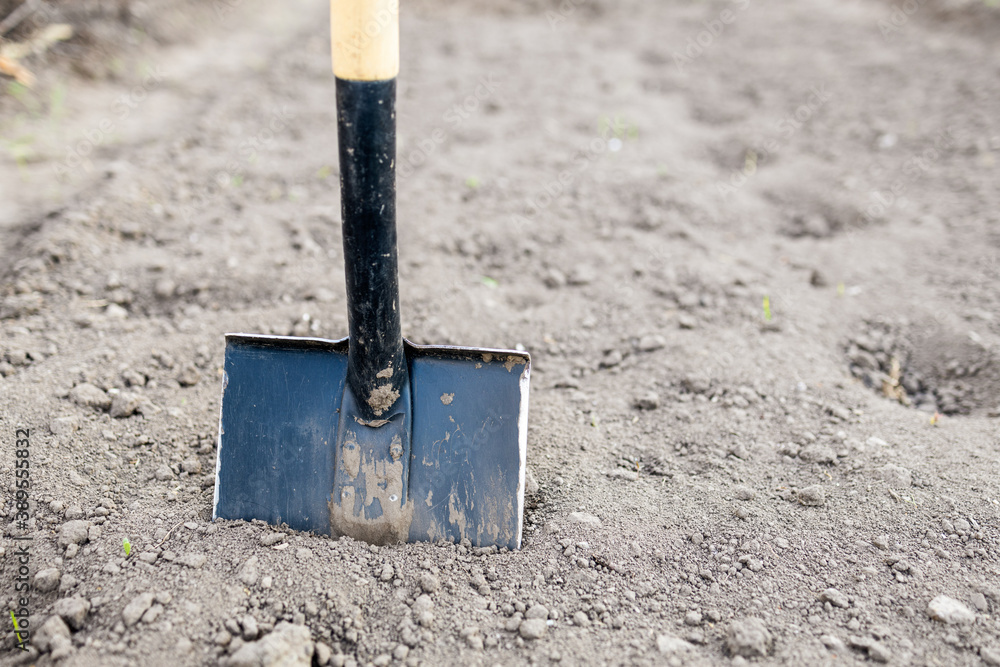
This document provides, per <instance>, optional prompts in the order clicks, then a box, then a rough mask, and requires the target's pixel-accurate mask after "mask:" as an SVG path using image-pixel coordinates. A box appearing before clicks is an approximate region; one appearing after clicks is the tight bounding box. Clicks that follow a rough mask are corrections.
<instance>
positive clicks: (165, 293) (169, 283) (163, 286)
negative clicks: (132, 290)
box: [153, 278, 177, 299]
mask: <svg viewBox="0 0 1000 667" xmlns="http://www.w3.org/2000/svg"><path fill="white" fill-rule="evenodd" d="M176 290H177V284H176V283H175V282H174V281H173V280H171V279H170V278H160V279H159V280H157V281H156V284H155V285H153V294H155V295H156V297H157V298H159V299H169V298H170V297H172V296H173V295H174V292H175V291H176Z"/></svg>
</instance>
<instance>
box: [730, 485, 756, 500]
mask: <svg viewBox="0 0 1000 667" xmlns="http://www.w3.org/2000/svg"><path fill="white" fill-rule="evenodd" d="M733 496H735V497H736V500H753V499H754V498H755V497H756V496H757V492H756V491H754V490H753V489H751V488H750V487H748V486H742V485H740V486H737V487H735V488H734V489H733Z"/></svg>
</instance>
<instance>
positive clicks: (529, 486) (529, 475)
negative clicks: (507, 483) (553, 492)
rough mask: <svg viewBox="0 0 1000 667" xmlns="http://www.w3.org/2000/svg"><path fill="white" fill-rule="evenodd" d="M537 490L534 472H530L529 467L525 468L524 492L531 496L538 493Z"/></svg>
mask: <svg viewBox="0 0 1000 667" xmlns="http://www.w3.org/2000/svg"><path fill="white" fill-rule="evenodd" d="M538 490H539V487H538V480H536V479H535V474H534V473H533V472H531V468H526V469H525V471H524V492H525V493H527V494H528V495H529V496H533V495H535V494H536V493H538Z"/></svg>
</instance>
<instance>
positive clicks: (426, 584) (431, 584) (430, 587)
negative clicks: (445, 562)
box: [420, 572, 441, 593]
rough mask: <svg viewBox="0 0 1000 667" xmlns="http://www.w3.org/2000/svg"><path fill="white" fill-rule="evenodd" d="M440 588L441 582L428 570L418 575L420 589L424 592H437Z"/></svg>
mask: <svg viewBox="0 0 1000 667" xmlns="http://www.w3.org/2000/svg"><path fill="white" fill-rule="evenodd" d="M440 589H441V582H440V581H439V580H438V578H437V577H435V576H434V575H433V574H431V573H430V572H424V573H423V574H422V575H420V590H422V591H423V592H424V593H437V592H438V590H440Z"/></svg>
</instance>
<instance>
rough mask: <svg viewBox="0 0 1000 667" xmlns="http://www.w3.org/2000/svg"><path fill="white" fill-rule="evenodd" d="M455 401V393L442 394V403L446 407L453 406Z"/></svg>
mask: <svg viewBox="0 0 1000 667" xmlns="http://www.w3.org/2000/svg"><path fill="white" fill-rule="evenodd" d="M454 400H455V394H454V392H453V393H451V394H441V402H442V403H444V404H445V405H451V402H452V401H454Z"/></svg>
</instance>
